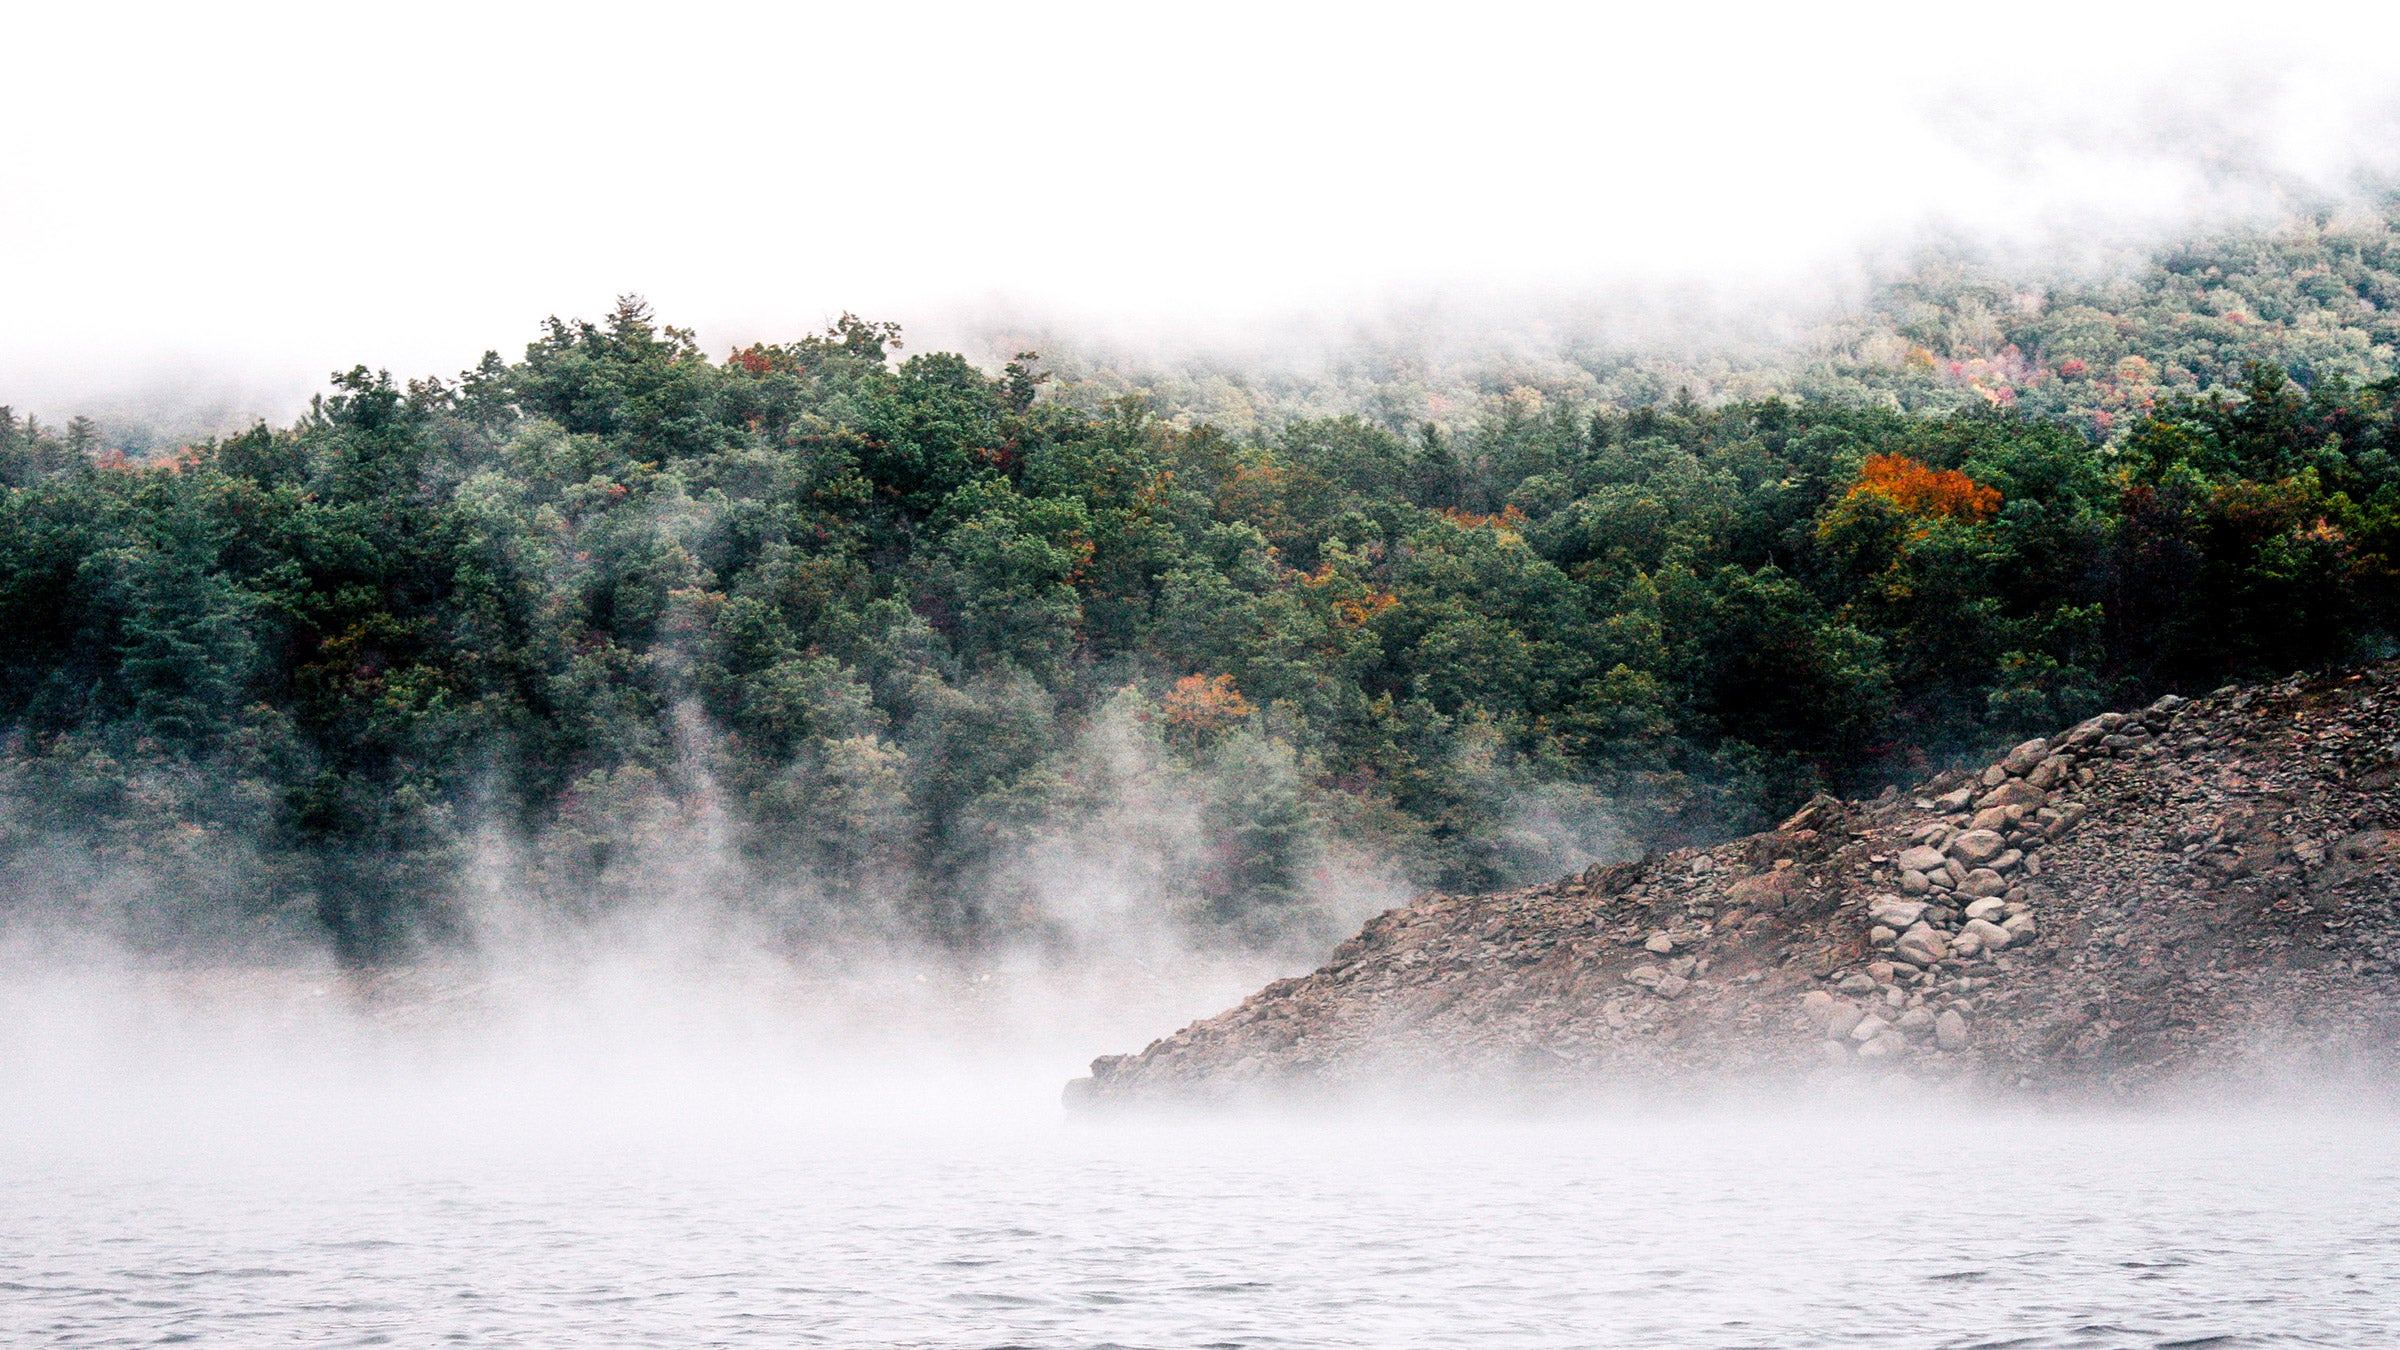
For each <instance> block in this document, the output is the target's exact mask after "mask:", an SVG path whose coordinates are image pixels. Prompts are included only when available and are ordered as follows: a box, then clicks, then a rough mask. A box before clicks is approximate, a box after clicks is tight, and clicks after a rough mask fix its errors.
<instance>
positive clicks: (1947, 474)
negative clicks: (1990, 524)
mask: <svg viewBox="0 0 2400 1350" xmlns="http://www.w3.org/2000/svg"><path fill="white" fill-rule="evenodd" d="M1849 497H1850V498H1851V499H1857V498H1860V497H1879V498H1881V499H1883V500H1884V501H1886V502H1888V503H1890V504H1891V505H1892V506H1895V507H1897V508H1899V509H1900V510H1901V511H1902V512H1904V513H1906V514H1908V515H1912V516H1916V517H1918V518H1919V519H1923V520H1963V521H1969V522H1973V521H1984V520H1990V519H1991V518H1992V515H1993V513H1995V512H1997V511H1998V510H1999V509H2000V490H1999V489H1998V488H1991V487H1985V486H1984V485H1983V484H1981V483H1978V482H1976V481H1975V480H1974V479H1972V478H1969V477H1967V476H1966V475H1965V474H1963V473H1960V472H1958V471H1957V470H1956V469H1936V468H1934V467H1933V466H1931V465H1929V464H1924V463H1921V462H1919V461H1917V460H1914V459H1911V458H1909V457H1908V456H1906V455H1869V456H1867V462H1866V463H1865V465H1863V466H1862V467H1861V468H1860V470H1859V475H1858V482H1857V484H1856V485H1854V486H1853V487H1852V488H1851V489H1850V492H1849Z"/></svg>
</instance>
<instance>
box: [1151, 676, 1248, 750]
mask: <svg viewBox="0 0 2400 1350" xmlns="http://www.w3.org/2000/svg"><path fill="white" fill-rule="evenodd" d="M1252 711H1253V709H1252V708H1251V704H1250V700H1248V699H1246V698H1244V697H1242V691H1241V690H1239V689H1237V688H1235V687H1234V683H1233V677H1232V676H1231V675H1215V676H1210V675H1186V676H1184V677H1183V678H1182V679H1180V680H1177V681H1176V682H1175V687H1174V688H1173V689H1170V690H1168V691H1167V698H1166V718H1167V739H1168V740H1170V741H1177V742H1181V743H1184V744H1188V745H1190V746H1192V747H1193V748H1195V749H1197V748H1198V747H1200V746H1201V745H1204V744H1206V743H1207V741H1208V738H1209V737H1211V736H1213V735H1215V734H1216V733H1217V732H1219V731H1221V730H1223V729H1224V728H1226V727H1229V726H1231V725H1233V724H1234V723H1236V722H1240V721H1244V720H1247V719H1248V718H1249V716H1250V714H1251V712H1252Z"/></svg>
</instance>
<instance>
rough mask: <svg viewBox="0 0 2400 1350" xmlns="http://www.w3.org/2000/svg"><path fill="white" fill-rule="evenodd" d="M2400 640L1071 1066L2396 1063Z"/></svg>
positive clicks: (1273, 1088) (2111, 1069)
mask: <svg viewBox="0 0 2400 1350" xmlns="http://www.w3.org/2000/svg"><path fill="white" fill-rule="evenodd" d="M2395 1047H2400V663H2396V662H2386V663H2383V664H2381V665H2378V666H2375V667H2371V668H2366V669H2361V670H2355V671H2345V672H2340V673H2336V674H2332V675H2324V676H2310V677H2302V676H2295V677H2293V678H2291V679H2288V680H2283V681H2279V682H2276V683H2274V684H2269V685H2259V686H2249V687H2242V688H2230V689H2225V690H2220V691H2218V692H2217V693H2215V694H2213V695H2210V696H2209V697H2206V698H2202V699H2198V700H2193V701H2190V702H2186V701H2183V700H2180V699H2177V698H2173V697H2169V698H2166V699H2162V700H2160V701H2159V702H2158V703H2155V704H2153V705H2151V706H2150V707H2148V708H2145V709H2142V710H2139V711H2136V712H2133V713H2127V714H2120V713H2110V714H2107V715H2104V716H2102V717H2098V718H2094V719H2093V720H2091V721H2089V722H2086V723H2083V724H2082V725H2079V726H2077V727H2074V728H2071V729H2069V730H2067V731H2064V732H2062V733H2060V734H2059V735H2057V736H2055V737H2051V738H2047V739H2044V740H2039V741H2031V742H2027V743H2026V744H2025V745H2022V746H2018V747H2016V748H2015V749H2013V750H2011V751H2010V752H2009V753H2008V754H2007V755H2006V756H2004V757H2003V758H2002V759H2001V760H2000V761H1999V762H1997V763H1995V764H1993V765H1991V766H1990V767H1989V768H1987V769H1985V770H1983V771H1982V772H1980V773H1974V772H1970V771H1967V770H1956V771H1953V772H1951V773H1948V774H1945V775H1942V776H1941V777H1938V778H1935V779H1933V780H1932V781H1930V782H1928V783H1925V784H1923V785H1921V786H1920V787H1919V788H1918V789H1917V790H1916V791H1914V792H1899V791H1887V792H1886V793H1885V794H1884V795H1883V796H1882V797H1880V798H1878V799H1876V800H1874V801H1871V802H1839V801H1835V800H1834V799H1832V798H1829V797H1820V798H1818V799H1817V800H1816V801H1814V802H1811V803H1810V804H1809V805H1808V806H1807V807H1806V808H1805V809H1803V810H1802V811H1800V812H1799V813H1798V814H1796V815H1795V816H1793V817H1792V818H1791V819H1790V820H1788V821H1786V822H1785V823H1784V824H1783V825H1782V826H1781V827H1780V828H1778V829H1776V830H1774V831H1771V832H1768V833H1765V834H1759V835H1753V836H1751V837H1749V838H1747V839H1740V840H1735V841H1733V842H1730V843H1726V844H1722V845H1719V846H1717V847H1714V848H1709V849H1690V850H1681V851H1677V852H1673V853H1665V854H1657V855H1653V856H1650V857H1648V858H1644V859H1643V860H1641V861H1640V862H1638V863H1630V864H1625V865H1622V866H1617V867H1611V868H1594V869H1592V870H1590V871H1587V872H1585V873H1583V874H1582V875H1580V876H1576V877H1570V878H1566V879H1564V880H1561V881H1557V882H1553V883H1551V884H1548V885H1543V886H1536V887H1532V888H1530V889H1526V890H1521V891H1512V892H1508V893H1505V894H1498V895H1482V896H1448V895H1428V896H1425V897H1423V898H1421V899H1419V900H1417V901H1416V902H1415V903H1413V904H1411V905H1409V906H1406V907H1404V908H1401V909H1395V910H1391V911H1388V912H1386V913H1384V914H1382V915H1379V916H1378V917H1376V918H1375V919H1373V920H1372V921H1370V922H1369V923H1368V924H1367V925H1366V927H1365V928H1364V929H1363V930H1362V931H1361V932H1360V933H1359V934H1358V935H1357V936H1356V937H1354V938H1352V939H1351V940H1350V941H1348V942H1346V943H1344V944H1343V945H1342V946H1341V947H1340V948H1338V949H1337V950H1336V951H1335V952H1334V953H1333V955H1332V957H1331V958H1330V959H1329V960H1328V961H1327V962H1326V964H1325V965H1324V966H1323V967H1322V968H1320V969H1318V970H1317V971H1315V972H1314V973H1312V974H1309V975H1306V976H1303V977H1300V978H1297V979H1290V980H1279V981H1277V982H1275V983H1274V984H1271V985H1269V986H1267V987H1266V988H1265V989H1262V990H1260V991H1259V992H1258V993H1257V994H1254V995H1252V996H1251V997H1250V998H1249V999H1247V1000H1245V1001H1244V1002H1243V1003H1242V1004H1241V1006H1239V1007H1237V1008H1234V1009H1232V1010H1230V1011H1228V1012H1225V1013H1222V1014H1220V1015H1218V1016H1216V1017H1212V1018H1208V1019H1206V1020H1204V1021H1200V1022H1195V1023H1193V1024H1192V1025H1190V1026H1188V1027H1185V1028H1184V1029H1183V1030H1181V1031H1179V1032H1177V1033H1175V1034H1174V1035H1173V1036H1170V1037H1167V1038H1164V1039H1162V1040H1160V1041H1157V1042H1154V1043H1153V1044H1151V1045H1150V1046H1149V1047H1148V1048H1147V1049H1145V1050H1143V1051H1141V1052H1140V1053H1138V1054H1133V1055H1110V1056H1104V1057H1102V1058H1100V1059H1098V1060H1096V1061H1094V1062H1093V1065H1092V1076H1091V1077H1090V1078H1084V1079H1077V1080H1076V1081H1075V1082H1074V1083H1072V1084H1070V1085H1069V1088H1068V1098H1069V1100H1070V1102H1073V1103H1077V1104H1090V1105H1098V1104H1105V1103H1111V1102H1127V1101H1145V1100H1163V1099H1184V1100H1189V1099H1193V1098H1222V1097H1226V1096H1229V1095H1238V1094H1243V1093H1250V1092H1261V1091H1265V1092H1272V1093H1276V1094H1285V1093H1290V1092H1293V1091H1310V1090H1343V1089H1349V1088H1362V1087H1367V1086H1371V1085H1382V1086H1386V1087H1389V1086H1392V1085H1395V1084H1398V1085H1409V1084H1426V1083H1430V1082H1432V1081H1435V1080H1437V1079H1438V1080H1440V1081H1443V1082H1447V1083H1452V1084H1458V1083H1465V1084H1475V1083H1485V1082H1490V1083H1499V1082H1506V1083H1508V1084H1511V1085H1516V1086H1522V1085H1526V1084H1529V1083H1548V1084H1564V1085H1572V1084H1582V1085H1596V1084H1641V1083H1652V1084H1661V1083H1677V1082H1683V1081H1687V1080H1693V1079H1700V1078H1714V1079H1719V1080H1723V1079H1727V1078H1731V1079H1735V1080H1743V1081H1761V1080H1775V1079H1782V1078H1790V1077H1804V1076H1818V1075H1824V1074H1828V1073H1831V1074H1837V1075H1853V1074H1860V1073H1867V1074H1885V1075H1903V1076H1908V1077H1921V1078H1936V1079H1966V1080H1974V1081H1980V1082H1987V1083H1994V1084H2001V1085H2007V1086H2014V1087H2035V1086H2045V1085H2067V1084H2073V1085H2077V1086H2079V1087H2086V1088H2088V1087H2092V1086H2102V1087H2107V1088H2111V1089H2117V1090H2135V1089H2139V1088H2141V1087H2144V1086H2148V1085H2154V1084H2159V1083H2164V1082H2170V1081H2174V1080H2175V1079H2177V1078H2178V1077H2190V1076H2193V1075H2197V1074H2201V1073H2211V1072H2223V1071H2228V1070H2239V1069H2250V1070H2256V1069H2260V1068H2265V1069H2268V1070H2273V1069H2275V1068H2277V1067H2285V1068H2288V1067H2296V1066H2297V1065H2299V1064H2302V1063H2307V1064H2324V1063H2337V1064H2344V1065H2348V1066H2351V1067H2354V1068H2356V1067H2373V1066H2376V1065H2378V1064H2379V1063H2381V1062H2382V1061H2386V1060H2390V1059H2393V1058H2400V1055H2396V1054H2395V1051H2394V1048H2395Z"/></svg>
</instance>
